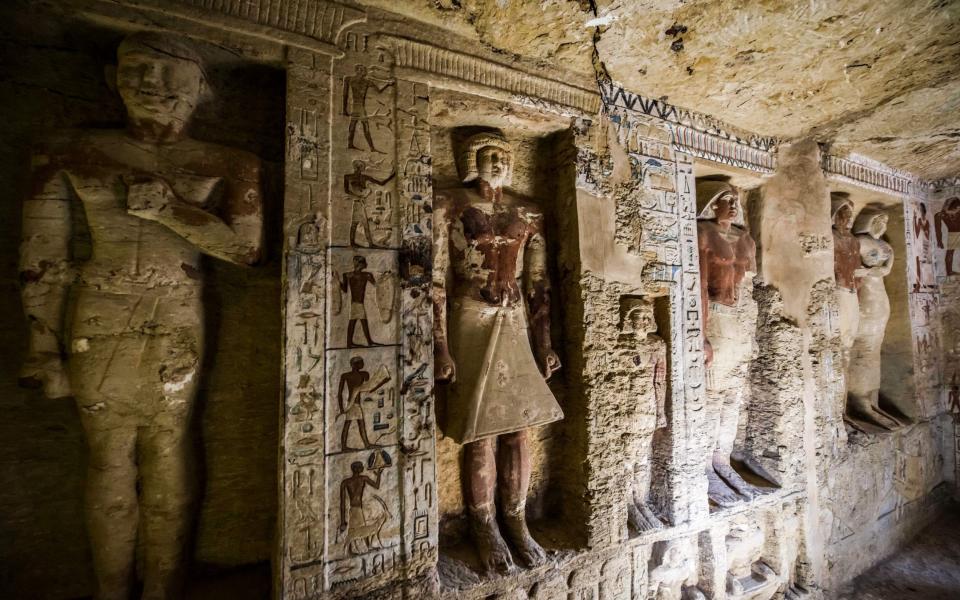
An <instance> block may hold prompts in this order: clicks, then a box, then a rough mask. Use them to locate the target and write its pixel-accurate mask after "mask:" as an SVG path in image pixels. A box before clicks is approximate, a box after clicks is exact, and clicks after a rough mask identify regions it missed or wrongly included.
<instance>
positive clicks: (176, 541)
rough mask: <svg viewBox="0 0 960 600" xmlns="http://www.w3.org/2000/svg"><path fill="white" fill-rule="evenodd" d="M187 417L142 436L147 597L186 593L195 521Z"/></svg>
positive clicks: (160, 599)
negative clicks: (185, 576)
mask: <svg viewBox="0 0 960 600" xmlns="http://www.w3.org/2000/svg"><path fill="white" fill-rule="evenodd" d="M188 429H189V427H188V424H187V422H186V419H183V420H182V421H181V422H180V423H177V424H174V425H173V427H170V428H169V429H168V428H166V427H164V428H162V429H161V428H159V427H156V426H154V427H151V428H150V430H149V431H148V432H146V433H145V434H144V436H143V439H142V440H141V444H140V447H141V453H140V458H141V465H142V466H141V474H142V485H143V502H142V504H143V518H144V519H143V520H144V527H143V532H144V544H143V548H144V573H143V579H144V584H143V598H144V599H150V600H174V599H176V598H182V597H183V584H184V566H185V565H184V562H185V555H186V549H187V546H188V539H189V536H190V525H191V522H192V520H193V519H192V516H193V515H192V514H191V513H192V504H193V502H192V500H193V487H194V486H193V478H192V473H191V469H190V464H192V461H191V459H190V456H191V454H192V452H191V445H192V440H191V439H190V436H189V435H188V434H187V431H188Z"/></svg>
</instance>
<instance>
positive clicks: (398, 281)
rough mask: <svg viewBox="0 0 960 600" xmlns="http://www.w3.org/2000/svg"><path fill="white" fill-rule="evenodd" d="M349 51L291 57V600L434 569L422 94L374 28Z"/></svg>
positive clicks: (281, 581)
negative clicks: (397, 67)
mask: <svg viewBox="0 0 960 600" xmlns="http://www.w3.org/2000/svg"><path fill="white" fill-rule="evenodd" d="M341 46H342V47H343V50H344V55H343V57H342V58H337V59H331V58H330V57H327V56H322V55H318V54H312V53H307V52H301V51H294V50H291V52H290V57H289V68H288V99H287V102H288V118H287V167H286V186H287V187H286V206H285V211H284V223H285V232H286V275H287V278H286V322H287V329H286V336H285V358H286V380H287V383H286V394H285V414H284V426H283V427H284V430H283V449H282V452H281V469H282V494H283V497H282V510H281V513H282V514H281V523H280V534H279V536H278V537H279V544H280V548H279V554H280V556H279V558H278V565H280V567H279V576H278V586H279V591H278V595H279V597H283V598H315V597H319V596H321V595H323V594H330V595H332V596H331V597H351V598H355V597H360V596H361V595H362V594H364V593H367V592H369V591H372V590H375V589H377V588H379V587H382V586H384V585H387V584H393V585H396V584H397V582H400V581H409V580H412V579H415V578H417V577H419V576H421V575H425V574H428V573H429V572H431V570H432V568H433V566H434V565H435V564H436V551H437V550H436V548H437V526H438V520H437V508H436V506H437V502H436V472H435V450H434V418H433V364H432V361H433V349H432V345H431V340H432V338H431V335H430V332H431V331H432V323H431V320H432V311H431V309H430V302H429V287H428V286H429V282H430V266H431V257H430V247H431V236H432V222H431V201H432V189H431V174H430V135H429V124H428V117H429V110H428V108H429V96H428V90H427V87H426V86H425V85H424V84H420V83H413V82H409V81H404V80H398V79H396V77H395V75H394V61H393V57H392V54H391V52H390V51H389V49H387V48H386V47H384V45H382V44H379V43H378V42H377V38H376V35H375V34H371V33H368V32H366V31H363V30H356V29H355V30H352V31H349V32H347V33H345V34H344V35H343V36H342V40H341ZM428 580H429V578H428ZM397 593H399V587H398V589H397Z"/></svg>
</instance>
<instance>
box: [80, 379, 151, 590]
mask: <svg viewBox="0 0 960 600" xmlns="http://www.w3.org/2000/svg"><path fill="white" fill-rule="evenodd" d="M77 404H78V405H79V407H80V412H81V415H84V417H83V419H82V420H83V425H84V429H85V430H86V438H87V447H88V448H89V451H90V453H89V458H88V462H87V482H86V518H87V532H88V534H89V536H90V545H91V550H92V551H93V567H94V572H95V573H96V577H97V594H96V596H95V597H96V598H97V600H128V598H129V597H130V588H131V585H132V583H133V574H134V556H135V552H136V546H137V522H138V519H139V507H138V504H137V464H136V458H135V453H136V445H137V424H136V423H135V422H126V419H124V418H123V417H121V416H120V415H117V414H109V413H106V414H98V412H99V411H97V412H92V413H86V411H88V410H89V409H85V408H84V407H85V406H98V405H102V402H100V401H98V400H92V399H87V398H82V397H78V398H77ZM100 410H104V411H106V410H108V409H100ZM85 413H86V414H85ZM87 415H89V416H87Z"/></svg>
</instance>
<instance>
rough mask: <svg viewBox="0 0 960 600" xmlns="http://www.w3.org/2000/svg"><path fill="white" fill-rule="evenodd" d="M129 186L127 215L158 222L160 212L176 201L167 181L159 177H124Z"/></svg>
mask: <svg viewBox="0 0 960 600" xmlns="http://www.w3.org/2000/svg"><path fill="white" fill-rule="evenodd" d="M124 183H126V184H127V213H129V214H131V215H134V216H137V217H140V218H141V219H146V220H148V221H156V220H158V217H159V215H160V211H161V210H163V209H164V208H166V207H167V206H168V205H169V204H171V203H172V202H173V201H174V200H175V199H176V194H174V192H173V190H172V189H170V186H169V185H168V184H167V182H166V181H164V180H163V179H160V178H158V177H142V176H132V177H124Z"/></svg>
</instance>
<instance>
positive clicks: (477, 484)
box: [433, 133, 563, 572]
mask: <svg viewBox="0 0 960 600" xmlns="http://www.w3.org/2000/svg"><path fill="white" fill-rule="evenodd" d="M512 159H513V156H512V152H511V148H510V145H509V144H508V143H507V142H506V141H505V140H504V139H503V138H502V137H501V136H500V135H498V134H494V133H481V134H477V135H474V136H473V137H471V138H469V139H468V140H467V141H466V142H465V150H464V151H463V153H462V154H461V161H460V167H461V176H462V179H463V182H464V183H472V184H475V185H474V186H473V187H469V188H456V189H450V190H442V191H439V192H438V193H437V195H436V200H435V204H434V215H435V216H434V219H435V220H434V223H435V224H436V225H435V228H434V270H433V301H434V354H435V361H436V362H435V372H436V378H437V380H438V381H440V382H447V383H449V386H448V393H447V419H446V422H445V423H442V424H441V427H442V429H443V432H444V434H445V435H447V436H449V437H451V438H452V439H454V440H455V441H457V442H459V443H461V444H464V459H463V463H464V464H463V471H464V477H463V478H464V496H465V500H466V504H467V511H468V517H469V521H470V529H471V533H472V537H473V542H474V544H475V547H476V550H477V553H478V554H479V557H480V562H481V565H482V567H483V569H484V570H487V571H499V572H507V571H509V570H511V569H512V568H513V564H514V561H513V557H512V556H511V552H510V549H509V547H508V546H507V543H506V541H505V540H504V537H503V535H501V527H500V525H499V523H498V519H497V510H496V503H495V499H496V498H497V496H498V492H499V499H500V502H499V503H500V509H501V511H500V512H501V516H502V523H503V531H502V533H505V534H506V537H507V539H509V541H510V543H511V544H512V546H513V549H514V550H515V551H516V552H517V555H518V557H519V559H520V561H521V562H522V563H523V564H524V565H526V566H536V565H539V564H541V563H542V562H543V561H544V560H545V558H546V554H545V552H544V550H543V548H541V547H540V545H539V544H538V543H537V542H536V540H534V539H533V537H532V536H531V535H530V532H529V530H528V528H527V519H526V501H527V490H528V486H529V483H530V471H531V463H530V450H529V444H528V441H527V431H528V430H529V429H530V428H532V427H536V426H539V425H544V424H547V423H551V422H553V421H557V420H559V419H562V418H563V412H562V411H561V410H560V406H559V404H558V403H557V400H556V399H555V398H554V396H553V393H552V392H551V391H550V388H549V387H547V384H546V380H547V379H548V378H549V377H550V376H551V375H552V374H553V372H554V371H556V370H557V369H558V368H560V360H559V358H558V357H557V354H556V352H554V351H553V348H552V346H551V341H550V280H549V278H548V276H547V254H546V243H545V240H544V236H543V213H542V211H541V210H540V208H539V207H538V206H537V205H536V204H535V203H534V202H532V201H531V200H528V199H526V198H522V197H520V196H518V195H516V194H513V193H511V192H510V191H508V190H507V189H505V188H506V186H508V185H509V184H510V181H511V176H512V171H513V163H512Z"/></svg>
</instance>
